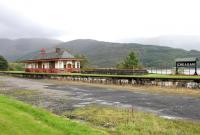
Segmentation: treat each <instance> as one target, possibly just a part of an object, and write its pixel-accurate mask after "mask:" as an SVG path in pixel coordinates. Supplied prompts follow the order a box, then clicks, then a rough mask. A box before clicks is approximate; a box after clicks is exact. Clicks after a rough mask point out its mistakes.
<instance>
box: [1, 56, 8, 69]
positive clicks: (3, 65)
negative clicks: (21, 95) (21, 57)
mask: <svg viewBox="0 0 200 135" xmlns="http://www.w3.org/2000/svg"><path fill="white" fill-rule="evenodd" d="M7 69H8V62H7V60H6V59H5V58H4V57H3V56H1V55H0V70H7Z"/></svg>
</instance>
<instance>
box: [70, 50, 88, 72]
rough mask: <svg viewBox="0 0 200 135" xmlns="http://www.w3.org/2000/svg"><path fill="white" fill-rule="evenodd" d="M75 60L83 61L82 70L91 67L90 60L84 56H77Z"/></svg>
mask: <svg viewBox="0 0 200 135" xmlns="http://www.w3.org/2000/svg"><path fill="white" fill-rule="evenodd" d="M74 57H75V58H79V59H81V69H84V68H87V67H88V65H89V61H88V58H87V57H86V56H85V55H83V54H76V55H75V56H74Z"/></svg>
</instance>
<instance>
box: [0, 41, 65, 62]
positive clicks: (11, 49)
mask: <svg viewBox="0 0 200 135" xmlns="http://www.w3.org/2000/svg"><path fill="white" fill-rule="evenodd" d="M59 43H61V41H59V40H53V39H42V38H28V39H16V40H10V39H0V54H1V55H3V56H4V57H5V58H7V59H8V60H11V61H13V60H16V59H18V58H20V57H21V56H23V55H25V54H27V53H30V52H33V51H35V50H38V49H40V48H42V47H44V48H51V47H54V46H56V45H58V44H59Z"/></svg>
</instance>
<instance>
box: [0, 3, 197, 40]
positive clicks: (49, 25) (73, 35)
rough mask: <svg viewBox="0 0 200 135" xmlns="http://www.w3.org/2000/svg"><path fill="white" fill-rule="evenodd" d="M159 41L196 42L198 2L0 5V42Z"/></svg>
mask: <svg viewBox="0 0 200 135" xmlns="http://www.w3.org/2000/svg"><path fill="white" fill-rule="evenodd" d="M162 35H196V36H200V0H0V38H21V37H47V38H57V39H61V40H63V41H68V40H72V39H78V38H90V39H97V40H104V41H116V42H120V41H123V42H126V39H132V38H133V39H134V38H140V37H142V38H143V37H144V38H151V37H156V36H162ZM127 42H128V41H127Z"/></svg>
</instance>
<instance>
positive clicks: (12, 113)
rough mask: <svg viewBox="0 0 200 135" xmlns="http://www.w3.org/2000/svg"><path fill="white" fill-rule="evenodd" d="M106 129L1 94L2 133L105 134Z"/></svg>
mask: <svg viewBox="0 0 200 135" xmlns="http://www.w3.org/2000/svg"><path fill="white" fill-rule="evenodd" d="M105 134H107V133H106V132H104V131H100V130H98V129H94V128H91V127H90V126H88V125H86V124H82V123H78V122H73V121H71V120H69V119H65V118H63V117H60V116H57V115H54V114H52V113H50V112H47V111H45V110H42V109H38V108H35V107H33V106H31V105H28V104H25V103H23V102H20V101H16V100H14V99H11V98H8V97H5V96H2V95H0V135H105Z"/></svg>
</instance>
